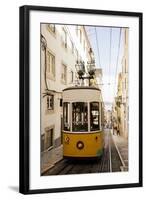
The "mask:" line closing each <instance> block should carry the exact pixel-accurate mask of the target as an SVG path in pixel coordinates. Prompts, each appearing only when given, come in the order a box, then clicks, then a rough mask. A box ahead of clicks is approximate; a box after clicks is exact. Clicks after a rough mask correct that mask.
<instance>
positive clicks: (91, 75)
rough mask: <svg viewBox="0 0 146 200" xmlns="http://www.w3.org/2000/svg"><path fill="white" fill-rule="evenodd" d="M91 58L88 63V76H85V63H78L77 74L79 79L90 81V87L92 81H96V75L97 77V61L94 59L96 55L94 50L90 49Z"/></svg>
mask: <svg viewBox="0 0 146 200" xmlns="http://www.w3.org/2000/svg"><path fill="white" fill-rule="evenodd" d="M89 56H90V59H89V61H87V72H88V74H89V75H88V76H87V75H86V76H85V63H84V61H78V60H77V61H76V65H75V66H76V69H77V73H78V75H79V79H82V80H83V81H84V79H88V80H89V86H90V80H91V79H94V75H95V59H94V54H93V51H92V49H91V48H90V49H89Z"/></svg>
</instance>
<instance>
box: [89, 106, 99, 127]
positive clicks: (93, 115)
mask: <svg viewBox="0 0 146 200" xmlns="http://www.w3.org/2000/svg"><path fill="white" fill-rule="evenodd" d="M99 129H100V115H99V103H98V102H91V103H90V130H91V131H96V130H99Z"/></svg>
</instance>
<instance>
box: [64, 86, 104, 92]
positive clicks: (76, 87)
mask: <svg viewBox="0 0 146 200" xmlns="http://www.w3.org/2000/svg"><path fill="white" fill-rule="evenodd" d="M76 89H88V90H98V91H101V90H100V89H99V88H96V87H91V86H74V87H68V88H65V89H63V91H66V90H76Z"/></svg>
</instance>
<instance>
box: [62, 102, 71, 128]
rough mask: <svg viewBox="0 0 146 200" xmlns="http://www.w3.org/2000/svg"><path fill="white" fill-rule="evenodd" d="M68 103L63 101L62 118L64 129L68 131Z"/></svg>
mask: <svg viewBox="0 0 146 200" xmlns="http://www.w3.org/2000/svg"><path fill="white" fill-rule="evenodd" d="M69 116H70V103H68V102H64V103H63V119H64V123H63V124H64V130H65V131H70V119H69Z"/></svg>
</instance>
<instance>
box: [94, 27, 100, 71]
mask: <svg viewBox="0 0 146 200" xmlns="http://www.w3.org/2000/svg"><path fill="white" fill-rule="evenodd" d="M95 37H96V44H97V45H96V47H97V54H98V62H99V67H101V62H100V51H99V43H98V32H97V28H96V27H95Z"/></svg>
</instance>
